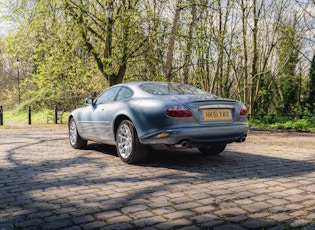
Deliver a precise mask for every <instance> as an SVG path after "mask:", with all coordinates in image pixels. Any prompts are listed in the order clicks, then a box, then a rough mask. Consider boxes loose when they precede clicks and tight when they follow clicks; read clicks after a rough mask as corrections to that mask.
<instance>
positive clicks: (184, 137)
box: [68, 82, 248, 164]
mask: <svg viewBox="0 0 315 230" xmlns="http://www.w3.org/2000/svg"><path fill="white" fill-rule="evenodd" d="M85 102H86V103H87V105H86V106H85V107H81V108H78V109H76V110H74V111H73V112H72V113H71V114H70V116H69V122H68V124H69V140H70V144H71V146H72V147H73V148H76V149H82V148H85V147H86V146H87V142H88V141H94V142H99V143H105V144H109V145H116V148H117V153H118V155H119V157H120V158H121V160H122V161H123V162H125V163H130V164H132V163H138V162H143V161H145V160H146V157H147V155H148V149H149V148H150V146H151V147H156V148H158V147H162V146H163V147H164V148H165V146H166V147H168V148H198V149H199V151H200V152H201V153H203V154H219V153H221V152H223V151H224V149H225V147H226V145H227V144H228V143H232V142H244V141H245V139H246V136H247V132H248V125H247V124H246V114H247V109H246V106H245V105H244V104H243V103H242V102H240V101H237V100H231V99H226V98H220V97H217V96H215V95H213V94H210V93H208V92H205V91H203V90H201V89H198V88H195V87H193V86H190V85H186V84H182V83H175V82H129V83H122V84H118V85H115V86H112V87H110V88H108V89H107V90H105V91H104V92H103V93H101V94H100V95H99V96H98V97H97V98H96V99H92V98H87V99H86V100H85Z"/></svg>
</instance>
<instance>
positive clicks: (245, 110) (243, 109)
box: [240, 104, 247, 116]
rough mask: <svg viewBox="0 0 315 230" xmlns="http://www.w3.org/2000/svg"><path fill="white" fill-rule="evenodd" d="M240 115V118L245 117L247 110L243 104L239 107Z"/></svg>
mask: <svg viewBox="0 0 315 230" xmlns="http://www.w3.org/2000/svg"><path fill="white" fill-rule="evenodd" d="M240 115H241V116H246V115H247V108H246V106H245V105H244V104H243V105H242V106H241V109H240Z"/></svg>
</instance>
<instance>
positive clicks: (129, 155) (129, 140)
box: [116, 120, 148, 164]
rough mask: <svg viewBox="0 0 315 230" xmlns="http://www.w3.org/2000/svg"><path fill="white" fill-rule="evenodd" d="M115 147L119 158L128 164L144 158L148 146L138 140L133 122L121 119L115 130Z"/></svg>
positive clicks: (138, 161)
mask: <svg viewBox="0 0 315 230" xmlns="http://www.w3.org/2000/svg"><path fill="white" fill-rule="evenodd" d="M116 148H117V153H118V155H119V157H120V159H121V160H122V161H123V162H125V163H128V164H134V163H140V162H143V161H145V160H146V158H147V152H148V147H147V146H144V145H142V144H141V143H140V142H139V139H138V135H137V131H136V129H135V127H134V125H133V123H132V122H131V121H129V120H123V121H122V122H121V123H120V124H119V126H118V128H117V130H116Z"/></svg>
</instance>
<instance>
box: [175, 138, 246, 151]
mask: <svg viewBox="0 0 315 230" xmlns="http://www.w3.org/2000/svg"><path fill="white" fill-rule="evenodd" d="M245 141H246V135H244V136H242V137H241V138H240V139H238V140H237V141H236V142H245ZM190 146H191V144H190V141H187V140H184V141H182V142H181V143H179V144H176V145H173V147H174V148H176V149H186V148H189V147H190Z"/></svg>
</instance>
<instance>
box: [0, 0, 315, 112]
mask: <svg viewBox="0 0 315 230" xmlns="http://www.w3.org/2000/svg"><path fill="white" fill-rule="evenodd" d="M0 4H1V9H5V10H2V12H1V14H0V17H2V20H3V21H4V20H5V21H6V22H11V24H10V30H9V31H8V32H6V33H5V34H2V35H1V36H2V37H1V38H0V44H1V46H0V47H1V49H0V52H1V56H0V67H1V68H0V87H1V89H2V90H1V103H2V104H4V105H7V106H9V107H15V106H17V104H18V100H17V96H16V95H17V93H18V90H20V93H21V105H20V106H21V107H23V106H26V105H32V107H34V108H35V109H41V108H52V107H53V106H54V105H58V106H59V107H62V108H63V109H68V110H70V109H73V108H75V107H77V106H79V105H80V104H82V103H83V99H84V98H85V97H95V96H96V95H97V94H99V93H100V92H101V91H102V90H104V89H105V88H106V87H108V86H111V85H114V84H117V83H120V82H124V81H137V80H158V81H166V80H167V81H180V82H185V83H189V84H192V85H195V86H198V87H200V88H202V89H205V90H207V91H209V92H211V93H214V94H216V95H218V96H222V97H231V98H234V99H238V100H241V101H243V102H244V103H245V104H246V105H247V107H248V109H249V112H250V113H301V112H307V113H314V112H315V111H314V108H315V106H314V103H315V101H314V88H315V85H314V73H313V72H314V64H312V65H311V63H312V60H314V58H313V56H314V54H313V51H314V50H313V49H314V44H315V43H314V42H315V40H314V29H313V24H314V20H315V15H314V14H313V12H314V9H315V3H314V0H305V1H298V0H279V1H271V0H270V1H269V0H268V1H265V0H254V1H252V0H171V1H165V0H133V1H128V0H85V1H83V0H52V1H36V0H35V1H28V0H16V1H14V4H13V3H12V2H10V1H8V0H2V1H1V3H0ZM17 59H18V60H19V65H18V66H17V64H16V63H17V62H16V60H17ZM313 62H314V61H313ZM17 77H18V78H19V82H17Z"/></svg>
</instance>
